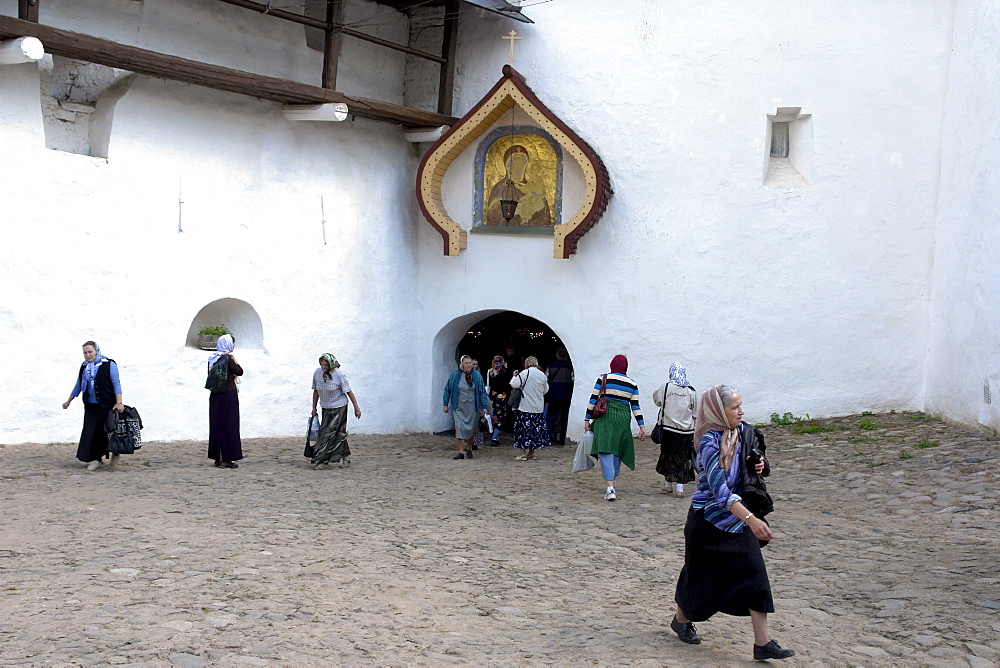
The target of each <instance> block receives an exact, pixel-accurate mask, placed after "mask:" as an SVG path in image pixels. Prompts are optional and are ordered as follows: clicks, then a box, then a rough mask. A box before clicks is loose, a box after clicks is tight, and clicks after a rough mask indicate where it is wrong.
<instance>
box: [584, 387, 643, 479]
mask: <svg viewBox="0 0 1000 668" xmlns="http://www.w3.org/2000/svg"><path fill="white" fill-rule="evenodd" d="M590 429H591V431H593V432H594V445H593V447H591V448H590V454H591V455H595V456H596V455H598V454H603V453H608V454H612V455H618V457H619V458H621V460H622V464H624V465H625V466H627V467H629V468H630V469H632V470H633V471H634V470H635V441H633V440H632V409H631V408H630V407H629V406H628V405H627V404H624V403H622V402H620V401H608V412H607V413H605V414H604V415H602V416H601V417H599V418H597V419H596V420H594V422H593V423H592V424H591V426H590Z"/></svg>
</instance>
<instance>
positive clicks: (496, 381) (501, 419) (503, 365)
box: [486, 355, 512, 446]
mask: <svg viewBox="0 0 1000 668" xmlns="http://www.w3.org/2000/svg"><path fill="white" fill-rule="evenodd" d="M486 373H487V376H488V378H489V395H490V404H491V405H492V406H493V433H492V434H491V435H490V445H493V446H497V445H500V425H502V424H503V425H506V424H507V423H508V422H509V420H510V417H509V416H510V412H511V411H510V406H508V405H507V397H508V396H509V395H510V378H511V375H512V373H511V369H510V365H509V364H508V363H507V360H506V359H504V357H503V355H496V356H494V357H493V361H492V362H490V370H489V371H487V372H486Z"/></svg>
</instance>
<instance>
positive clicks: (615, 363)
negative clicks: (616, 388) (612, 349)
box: [611, 355, 628, 375]
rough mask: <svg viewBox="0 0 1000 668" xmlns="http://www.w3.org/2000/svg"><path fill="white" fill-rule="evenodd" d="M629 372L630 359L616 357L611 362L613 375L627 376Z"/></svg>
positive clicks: (620, 356) (621, 356)
mask: <svg viewBox="0 0 1000 668" xmlns="http://www.w3.org/2000/svg"><path fill="white" fill-rule="evenodd" d="M627 372H628V359H627V358H626V357H625V356H624V355H615V356H614V358H612V360H611V373H620V374H622V375H625V374H626V373H627Z"/></svg>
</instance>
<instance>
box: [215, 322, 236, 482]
mask: <svg viewBox="0 0 1000 668" xmlns="http://www.w3.org/2000/svg"><path fill="white" fill-rule="evenodd" d="M234 347H236V342H235V341H234V339H233V336H232V334H225V335H223V336H220V337H219V342H218V343H217V344H215V352H214V353H212V354H211V355H210V356H209V358H208V369H209V371H211V370H212V367H213V366H215V365H216V364H228V365H229V369H228V371H229V382H228V384H227V385H226V391H225V392H212V394H211V395H209V397H208V458H209V459H214V460H215V465H216V466H217V467H219V468H224V469H235V468H238V467H239V464H237V463H236V462H237V461H238V460H240V459H243V446H242V444H241V443H240V397H239V393H238V392H237V390H236V378H237V377H238V376H242V375H243V367H241V366H240V365H239V364H237V363H236V359H235V358H234V357H233V354H232V353H233V348H234Z"/></svg>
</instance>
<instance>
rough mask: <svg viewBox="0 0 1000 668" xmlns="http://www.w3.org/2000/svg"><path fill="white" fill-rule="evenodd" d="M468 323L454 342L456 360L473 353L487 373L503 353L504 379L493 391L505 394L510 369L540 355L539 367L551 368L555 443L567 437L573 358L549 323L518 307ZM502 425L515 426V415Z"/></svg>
mask: <svg viewBox="0 0 1000 668" xmlns="http://www.w3.org/2000/svg"><path fill="white" fill-rule="evenodd" d="M484 316H485V317H482V318H481V319H479V320H477V321H476V322H474V323H473V324H472V325H470V326H469V327H468V329H467V330H466V331H465V333H464V334H463V335H462V337H461V338H460V339H459V341H458V343H457V344H456V346H455V360H456V361H457V360H458V359H459V358H460V357H461V356H462V355H471V356H472V357H473V358H475V359H477V360H479V367H480V370H481V371H482V373H483V377H484V378H485V377H486V372H487V371H488V370H489V368H490V363H491V361H492V359H493V357H494V356H497V355H499V356H501V357H503V358H504V361H505V362H506V363H507V365H508V370H507V372H506V374H504V375H503V376H501V378H502V379H503V381H502V383H492V387H491V390H492V392H491V394H493V395H494V398H495V399H496V398H498V397H497V396H496V395H498V394H506V393H507V392H508V391H509V390H510V386H509V383H508V379H509V374H510V373H511V372H516V371H520V370H521V369H523V368H524V359H525V358H526V357H529V356H531V357H535V358H537V359H538V365H539V368H541V369H542V370H543V371H549V370H551V371H552V373H551V374H550V389H549V393H548V394H547V395H546V408H545V410H546V414H547V415H546V417H547V422H548V425H549V431H550V435H551V436H552V438H553V443H556V444H559V445H561V444H563V443H564V442H565V440H566V421H567V418H568V415H567V414H568V412H569V404H570V399H571V397H572V395H573V372H572V368H573V366H572V364H573V362H572V359H571V358H570V355H569V351H568V350H567V349H566V346H565V345H564V344H563V341H562V339H561V338H560V337H559V335H558V334H556V333H555V331H553V330H552V328H551V327H549V326H548V325H547V324H545V323H544V322H542V321H541V320H538V319H536V318H532V317H531V316H527V315H525V314H523V313H518V312H517V311H499V312H493V313H491V314H489V315H485V314H484ZM501 428H502V429H503V430H504V431H506V432H508V433H509V432H510V431H512V430H513V419H506V420H503V421H502V422H501Z"/></svg>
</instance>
